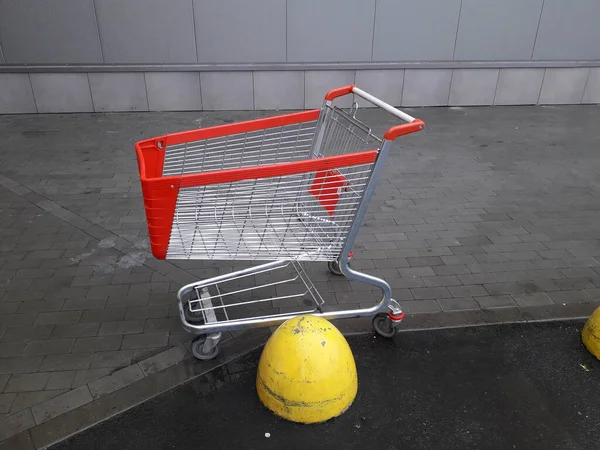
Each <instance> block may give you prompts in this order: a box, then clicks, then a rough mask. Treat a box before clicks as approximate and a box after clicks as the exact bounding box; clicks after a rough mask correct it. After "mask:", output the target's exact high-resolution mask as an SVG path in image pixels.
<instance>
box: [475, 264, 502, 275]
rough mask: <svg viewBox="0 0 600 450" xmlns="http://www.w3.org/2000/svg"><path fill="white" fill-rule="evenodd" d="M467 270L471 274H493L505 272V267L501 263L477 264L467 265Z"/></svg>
mask: <svg viewBox="0 0 600 450" xmlns="http://www.w3.org/2000/svg"><path fill="white" fill-rule="evenodd" d="M467 269H469V270H470V271H471V272H472V273H494V272H503V271H504V270H505V266H504V265H503V264H501V263H477V264H467Z"/></svg>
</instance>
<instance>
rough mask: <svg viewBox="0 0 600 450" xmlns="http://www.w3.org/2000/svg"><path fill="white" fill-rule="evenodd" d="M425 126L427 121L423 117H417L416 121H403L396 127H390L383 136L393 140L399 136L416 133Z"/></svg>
mask: <svg viewBox="0 0 600 450" xmlns="http://www.w3.org/2000/svg"><path fill="white" fill-rule="evenodd" d="M423 128H425V122H423V121H422V120H421V119H415V120H414V122H411V123H403V124H402V125H396V126H395V127H392V128H390V129H388V130H387V131H386V132H385V134H384V135H383V138H384V139H386V140H388V141H393V140H394V139H396V138H397V137H399V136H404V135H405V134H410V133H415V132H417V131H421V130H422V129H423Z"/></svg>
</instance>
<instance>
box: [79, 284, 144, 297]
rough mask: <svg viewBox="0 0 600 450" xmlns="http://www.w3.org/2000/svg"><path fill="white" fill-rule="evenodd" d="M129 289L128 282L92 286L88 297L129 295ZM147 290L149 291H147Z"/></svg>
mask: <svg viewBox="0 0 600 450" xmlns="http://www.w3.org/2000/svg"><path fill="white" fill-rule="evenodd" d="M128 291H129V285H128V284H120V285H116V286H92V287H91V288H90V289H89V291H88V292H87V297H91V298H95V297H98V298H107V297H110V296H115V297H116V296H122V295H127V293H128ZM146 292H147V291H146Z"/></svg>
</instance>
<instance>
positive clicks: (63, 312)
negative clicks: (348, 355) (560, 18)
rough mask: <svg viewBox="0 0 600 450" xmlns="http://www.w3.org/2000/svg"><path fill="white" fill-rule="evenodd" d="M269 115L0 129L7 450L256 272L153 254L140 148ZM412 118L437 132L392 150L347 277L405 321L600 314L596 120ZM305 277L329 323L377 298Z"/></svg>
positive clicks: (7, 121) (0, 332)
mask: <svg viewBox="0 0 600 450" xmlns="http://www.w3.org/2000/svg"><path fill="white" fill-rule="evenodd" d="M270 114H272V113H269V112H262V113H261V112H236V113H227V112H214V113H209V112H202V113H160V114H149V113H144V114H110V115H104V114H97V115H91V114H90V115H88V114H80V115H21V116H0V138H1V141H2V142H3V149H2V153H1V155H2V157H1V161H2V164H1V165H0V430H2V431H0V440H2V439H4V438H6V437H9V436H11V435H14V434H16V433H19V432H20V431H22V430H25V429H27V428H30V427H33V426H35V425H39V424H41V423H44V422H46V421H48V420H49V419H51V418H53V417H56V416H58V415H60V414H63V413H65V412H67V411H70V410H72V409H74V408H77V407H79V406H81V405H85V404H87V403H89V402H91V401H92V400H93V399H95V398H98V397H99V396H102V395H106V394H108V393H111V392H114V391H116V390H118V389H119V388H120V387H122V386H124V385H126V384H128V383H132V382H135V381H136V380H140V379H141V378H144V377H146V376H148V375H149V374H151V373H153V372H155V371H157V370H160V369H161V368H162V367H165V365H166V364H170V363H172V362H177V361H180V360H181V359H183V358H187V357H188V356H189V355H187V353H186V352H185V343H186V342H187V341H188V340H189V338H190V336H188V334H186V333H184V332H183V331H182V330H181V327H180V325H179V319H178V313H177V306H176V304H175V292H176V291H177V290H178V289H179V288H180V287H181V286H182V285H183V284H185V283H188V282H191V281H195V280H196V279H200V278H206V277H210V276H214V275H217V274H220V273H225V272H228V271H231V270H233V269H235V268H239V267H243V266H245V263H239V262H237V263H233V262H203V261H183V262H182V261H179V262H178V261H167V262H165V261H156V260H154V259H153V258H152V257H151V255H150V254H149V253H148V243H147V230H146V223H145V215H144V210H143V204H142V200H141V192H140V186H139V180H138V176H137V163H136V160H135V154H134V151H133V143H134V142H135V141H137V140H140V139H142V138H146V137H151V136H155V135H160V134H163V133H167V132H174V131H181V130H186V129H191V128H196V127H198V126H203V127H204V126H210V125H214V124H221V123H230V122H235V121H240V120H247V119H250V118H255V117H260V116H266V115H270ZM413 114H415V115H418V116H419V117H421V118H422V119H424V120H425V121H426V122H427V129H426V130H425V131H423V132H421V133H418V134H416V135H412V136H408V137H406V138H401V141H399V143H398V145H397V146H396V148H395V149H394V151H393V152H392V154H391V156H390V158H389V161H388V163H387V165H386V168H385V170H384V174H383V177H382V179H381V180H380V183H379V185H378V188H377V191H376V194H375V197H374V199H373V201H372V203H371V206H370V209H369V212H368V214H367V216H366V218H365V221H364V224H363V227H362V230H361V233H360V235H359V237H358V239H357V242H356V245H355V255H356V256H355V260H354V261H353V265H354V267H355V268H357V269H359V270H363V271H365V272H367V273H372V274H374V275H378V276H381V277H383V278H386V279H387V280H388V281H389V282H390V284H391V285H392V287H393V289H394V297H395V298H396V299H397V300H399V301H400V302H401V304H402V306H403V307H404V309H405V310H406V311H407V312H408V313H412V314H427V313H443V312H446V311H459V310H464V311H469V310H473V311H477V310H485V311H490V310H496V309H497V310H500V309H501V310H503V311H508V310H511V311H512V310H514V311H515V314H518V315H519V317H527V315H528V314H530V311H531V308H535V307H538V306H553V305H567V307H568V306H569V305H575V304H589V305H593V304H595V303H598V302H599V301H600V233H599V232H600V199H599V192H600V191H599V186H600V178H599V176H598V172H599V171H600V164H599V163H600V156H599V154H598V151H597V149H598V148H600V134H598V132H597V124H598V123H600V108H599V107H597V106H589V107H587V106H577V107H571V106H560V107H558V106H557V107H543V108H540V107H514V108H513V107H494V108H468V109H461V108H450V109H447V108H425V109H419V110H413ZM361 115H362V117H363V118H364V119H365V121H367V122H369V123H371V124H374V126H373V128H374V130H375V131H381V130H385V129H386V128H387V127H389V126H391V125H393V122H392V121H391V120H390V118H389V117H388V116H386V115H385V114H384V113H382V112H380V111H374V110H362V109H361V110H360V111H359V117H361ZM310 273H311V276H312V278H313V281H314V282H315V285H316V286H317V287H318V288H319V289H320V291H321V292H322V294H323V296H324V298H325V299H326V301H327V302H328V305H331V307H332V308H344V309H346V308H354V307H366V306H371V305H373V304H374V302H375V301H376V300H377V297H376V295H374V294H375V293H373V292H371V291H370V290H369V287H365V286H364V285H360V284H357V283H354V282H349V281H346V280H344V279H339V278H336V277H335V276H333V275H330V274H329V273H327V272H326V269H325V267H324V265H323V264H321V265H315V266H314V267H311V268H310ZM269 306H271V305H269ZM272 306H273V309H275V308H277V307H278V306H276V305H272ZM298 306H302V305H298V304H290V305H283V306H281V308H280V310H286V308H293V307H298ZM262 312H264V311H262V310H259V309H257V308H256V309H254V310H247V311H245V313H248V314H261V313H262ZM167 349H172V350H169V351H168V352H166V353H165V350H167ZM157 354H161V355H165V356H164V357H162V356H161V357H160V358H159V359H158V360H153V359H152V358H155V357H154V355H157Z"/></svg>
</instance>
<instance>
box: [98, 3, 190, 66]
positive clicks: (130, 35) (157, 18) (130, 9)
mask: <svg viewBox="0 0 600 450" xmlns="http://www.w3.org/2000/svg"><path fill="white" fill-rule="evenodd" d="M95 2H96V13H97V14H98V27H99V29H100V39H101V41H102V50H103V52H104V59H105V61H106V62H107V63H189V62H196V60H197V57H196V41H195V37H194V15H193V10H192V0H170V1H164V0H127V1H123V0H95Z"/></svg>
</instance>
